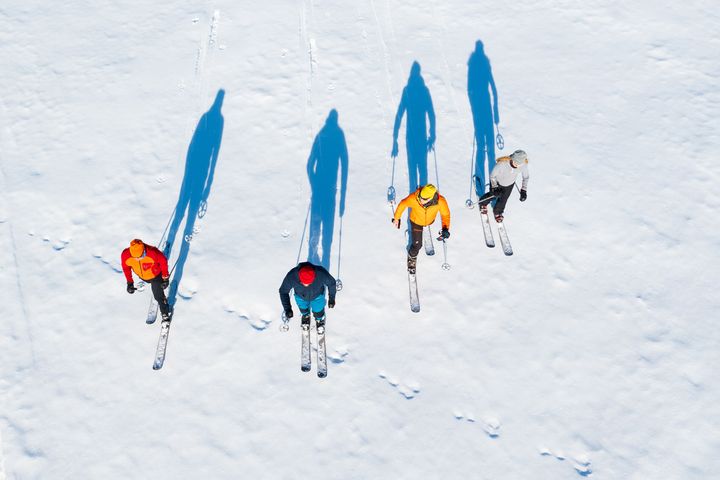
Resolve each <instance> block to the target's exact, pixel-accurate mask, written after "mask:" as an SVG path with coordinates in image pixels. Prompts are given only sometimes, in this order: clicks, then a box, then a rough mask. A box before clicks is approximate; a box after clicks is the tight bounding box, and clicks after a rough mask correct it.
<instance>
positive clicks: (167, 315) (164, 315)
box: [160, 304, 173, 323]
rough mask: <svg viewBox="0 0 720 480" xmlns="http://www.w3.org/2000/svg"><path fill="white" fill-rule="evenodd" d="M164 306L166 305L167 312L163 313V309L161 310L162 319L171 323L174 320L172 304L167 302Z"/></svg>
mask: <svg viewBox="0 0 720 480" xmlns="http://www.w3.org/2000/svg"><path fill="white" fill-rule="evenodd" d="M163 306H165V310H166V312H165V313H162V311H161V313H160V315H161V316H162V321H163V322H167V323H170V322H171V321H172V316H173V309H172V307H171V306H169V305H167V304H165V305H163Z"/></svg>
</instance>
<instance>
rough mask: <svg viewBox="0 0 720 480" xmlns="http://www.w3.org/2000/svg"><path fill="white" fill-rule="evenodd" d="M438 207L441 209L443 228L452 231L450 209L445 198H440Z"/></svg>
mask: <svg viewBox="0 0 720 480" xmlns="http://www.w3.org/2000/svg"><path fill="white" fill-rule="evenodd" d="M438 206H439V207H440V220H441V221H442V228H447V229H448V230H450V207H448V204H447V200H445V197H440V199H439V200H438Z"/></svg>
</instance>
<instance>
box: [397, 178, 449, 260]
mask: <svg viewBox="0 0 720 480" xmlns="http://www.w3.org/2000/svg"><path fill="white" fill-rule="evenodd" d="M407 208H409V209H410V225H409V227H408V229H409V230H410V238H411V242H410V248H409V249H408V257H407V268H408V272H410V273H415V267H416V265H417V255H418V252H419V251H420V247H421V246H422V233H423V228H424V227H426V226H428V225H431V224H432V223H433V222H434V221H435V218H436V217H437V214H438V212H439V213H440V219H441V222H442V230H441V231H440V237H442V239H443V241H444V240H445V239H447V238H449V237H450V208H448V204H447V200H445V197H443V196H442V195H440V194H439V193H438V191H437V187H435V185H433V184H431V183H428V184H427V185H425V186H421V187H420V188H418V189H417V190H416V191H415V192H413V193H411V194H410V195H408V196H407V197H405V198H404V199H403V200H402V201H401V202H400V203H399V204H398V206H397V208H396V209H395V215H394V216H393V219H392V223H393V225H395V226H396V227H397V228H400V217H401V216H402V214H403V212H404V211H405V209H407Z"/></svg>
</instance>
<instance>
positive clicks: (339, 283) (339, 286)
mask: <svg viewBox="0 0 720 480" xmlns="http://www.w3.org/2000/svg"><path fill="white" fill-rule="evenodd" d="M342 224H343V217H340V238H339V239H338V268H337V278H336V279H335V288H336V289H337V291H338V292H339V291H340V290H342V289H343V284H342V280H340V259H342Z"/></svg>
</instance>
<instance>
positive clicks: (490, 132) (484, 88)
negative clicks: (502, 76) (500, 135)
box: [467, 40, 500, 197]
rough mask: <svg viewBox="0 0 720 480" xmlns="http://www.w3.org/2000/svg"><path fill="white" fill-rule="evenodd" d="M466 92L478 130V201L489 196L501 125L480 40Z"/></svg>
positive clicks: (476, 152) (493, 87) (476, 153)
mask: <svg viewBox="0 0 720 480" xmlns="http://www.w3.org/2000/svg"><path fill="white" fill-rule="evenodd" d="M467 91H468V98H469V99H470V108H471V110H472V116H473V124H474V126H475V148H476V150H475V193H476V194H477V196H478V197H479V196H482V194H483V193H485V192H486V184H487V182H488V181H489V174H490V172H492V169H493V168H494V167H495V128H496V126H497V124H498V123H499V122H500V114H499V113H498V111H499V110H498V95H497V88H496V87H495V79H494V78H493V74H492V68H491V67H490V59H489V58H488V57H487V55H485V50H484V46H483V42H482V41H480V40H478V41H477V42H475V51H474V52H473V53H472V54H471V55H470V58H469V60H468V81H467ZM491 93H492V95H491ZM486 169H487V171H486Z"/></svg>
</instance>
